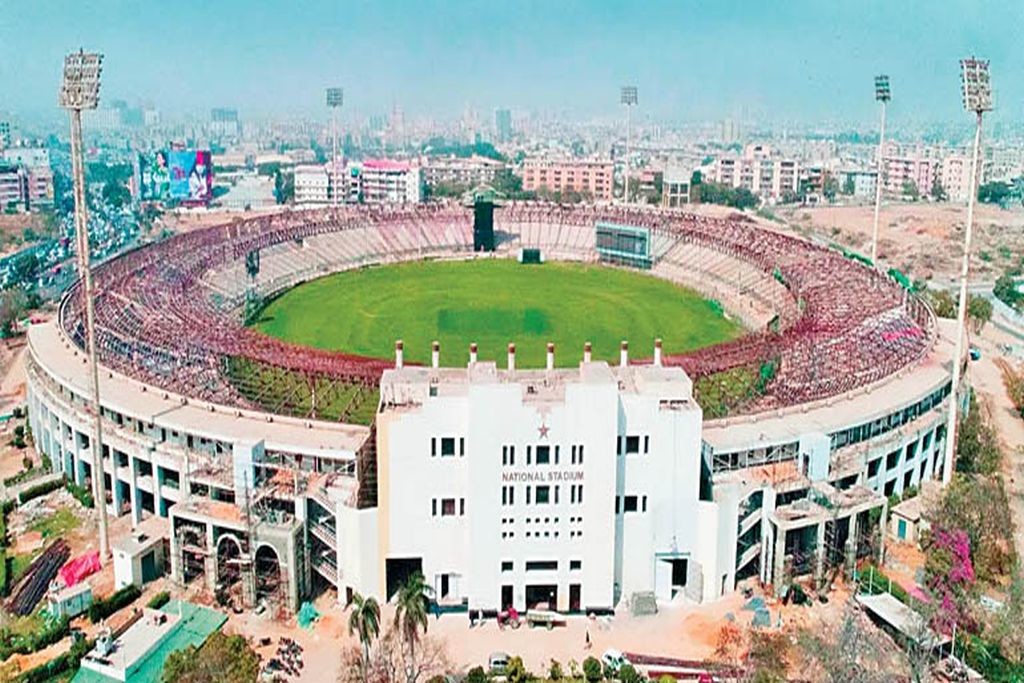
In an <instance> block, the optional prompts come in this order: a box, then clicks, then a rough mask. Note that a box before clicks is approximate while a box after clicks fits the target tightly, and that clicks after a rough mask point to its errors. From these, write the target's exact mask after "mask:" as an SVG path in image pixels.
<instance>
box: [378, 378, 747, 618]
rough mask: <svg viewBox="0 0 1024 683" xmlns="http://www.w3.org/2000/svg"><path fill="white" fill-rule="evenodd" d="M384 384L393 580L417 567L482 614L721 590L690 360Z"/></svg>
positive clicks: (593, 606)
mask: <svg viewBox="0 0 1024 683" xmlns="http://www.w3.org/2000/svg"><path fill="white" fill-rule="evenodd" d="M381 388H382V412H381V414H380V415H379V419H378V487H379V492H380V500H379V508H378V509H379V515H380V518H379V539H380V544H379V548H380V553H381V556H382V560H383V565H384V566H385V577H384V578H385V581H386V584H388V585H386V586H384V588H385V591H386V592H388V593H389V592H390V588H391V587H393V586H394V585H395V584H396V583H397V582H398V580H399V574H400V573H401V572H402V571H409V570H410V569H419V570H421V571H422V572H423V574H424V576H425V577H426V578H427V580H428V581H429V582H430V583H431V584H432V585H433V587H434V590H435V592H436V595H437V598H438V599H439V600H440V601H442V602H444V601H451V602H456V603H458V602H462V603H468V606H469V608H470V609H480V610H485V611H487V610H496V609H502V608H505V607H507V606H508V605H509V604H513V605H515V606H516V607H517V608H519V609H525V608H527V607H532V606H534V605H535V604H536V603H538V602H549V603H551V604H550V606H551V607H552V608H557V609H559V610H563V611H564V610H569V611H591V610H605V609H612V608H614V606H615V605H616V604H617V603H618V601H619V600H620V598H623V597H626V598H629V597H630V596H632V595H633V594H636V593H649V592H653V593H655V594H656V595H657V597H658V598H659V599H662V600H670V599H672V598H673V597H674V596H675V595H676V594H677V593H679V592H680V591H684V592H685V593H686V595H687V596H688V597H690V598H691V599H694V600H698V601H700V600H706V599H711V598H714V597H717V596H718V595H719V594H720V591H721V586H722V581H721V580H720V577H718V558H717V557H716V549H717V546H718V544H717V543H716V542H715V540H716V537H717V535H718V533H717V532H718V523H717V515H716V510H715V508H716V505H715V504H714V503H711V502H702V501H700V500H699V488H700V485H699V476H700V458H701V445H700V444H701V442H700V430H701V410H700V408H699V406H698V405H697V404H696V402H695V401H693V399H692V394H691V391H692V384H691V382H690V380H689V378H688V377H687V376H686V374H685V373H684V372H683V371H682V370H681V369H679V368H671V369H670V368H661V367H655V366H646V367H641V366H630V367H617V368H610V367H609V366H608V365H607V364H606V363H604V362H594V363H582V364H581V365H580V367H579V369H578V370H547V371H499V370H497V369H496V367H495V365H494V363H471V364H470V366H469V367H468V368H467V369H441V370H439V369H427V368H404V369H398V370H393V371H388V372H386V373H385V375H384V378H383V380H382V383H381ZM425 482H431V483H432V485H431V486H424V483H425ZM402 561H406V562H407V563H410V564H407V565H406V566H405V567H404V569H403V567H402V566H401V565H402ZM673 569H675V574H674V575H673ZM725 573H726V574H727V573H728V571H727V570H726V571H725ZM673 578H674V579H675V581H673ZM368 588H369V586H368ZM379 588H380V587H378V589H379ZM552 598H553V599H552Z"/></svg>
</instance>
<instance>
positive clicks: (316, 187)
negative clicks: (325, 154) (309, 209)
mask: <svg viewBox="0 0 1024 683" xmlns="http://www.w3.org/2000/svg"><path fill="white" fill-rule="evenodd" d="M330 199H331V195H330V183H329V181H328V178H327V168H326V167H325V166H322V165H318V166H296V167H295V203H296V204H298V205H300V206H303V205H305V206H308V205H317V204H320V205H323V204H327V203H328V202H329V201H330Z"/></svg>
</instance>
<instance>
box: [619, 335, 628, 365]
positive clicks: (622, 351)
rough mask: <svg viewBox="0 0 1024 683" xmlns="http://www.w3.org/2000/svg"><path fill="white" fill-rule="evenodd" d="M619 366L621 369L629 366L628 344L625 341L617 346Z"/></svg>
mask: <svg viewBox="0 0 1024 683" xmlns="http://www.w3.org/2000/svg"><path fill="white" fill-rule="evenodd" d="M619 365H620V366H622V367H626V366H627V365H629V342H628V341H626V340H625V339H623V340H622V344H620V345H619Z"/></svg>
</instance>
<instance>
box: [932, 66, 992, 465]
mask: <svg viewBox="0 0 1024 683" xmlns="http://www.w3.org/2000/svg"><path fill="white" fill-rule="evenodd" d="M960 80H961V81H962V84H963V99H964V109H966V110H967V111H969V112H974V116H975V120H974V151H973V153H972V154H971V179H970V185H969V194H968V195H967V225H966V226H965V227H964V255H963V261H962V262H961V264H960V299H959V307H958V308H957V314H956V351H955V352H954V354H953V389H952V392H951V393H950V395H949V419H948V420H947V422H946V459H945V463H944V464H943V467H942V483H943V484H948V483H949V482H950V480H951V479H952V478H953V458H954V456H955V454H956V422H957V416H958V411H959V402H958V401H957V393H956V392H957V387H958V386H959V384H960V367H961V358H962V356H963V353H964V337H965V336H966V335H967V329H966V323H967V275H968V273H969V272H970V264H971V229H972V228H973V227H974V202H975V201H976V200H977V197H978V154H979V152H980V148H981V119H982V115H983V114H984V113H985V112H987V111H992V85H991V83H990V82H989V78H988V62H987V61H982V60H980V59H975V58H974V57H971V58H969V59H961V60H960Z"/></svg>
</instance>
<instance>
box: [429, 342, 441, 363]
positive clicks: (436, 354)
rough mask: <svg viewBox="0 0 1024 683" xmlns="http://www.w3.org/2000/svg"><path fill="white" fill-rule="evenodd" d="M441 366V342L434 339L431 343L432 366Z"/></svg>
mask: <svg viewBox="0 0 1024 683" xmlns="http://www.w3.org/2000/svg"><path fill="white" fill-rule="evenodd" d="M440 366H441V342H439V341H434V342H433V343H431V345H430V367H432V368H438V367H440Z"/></svg>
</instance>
